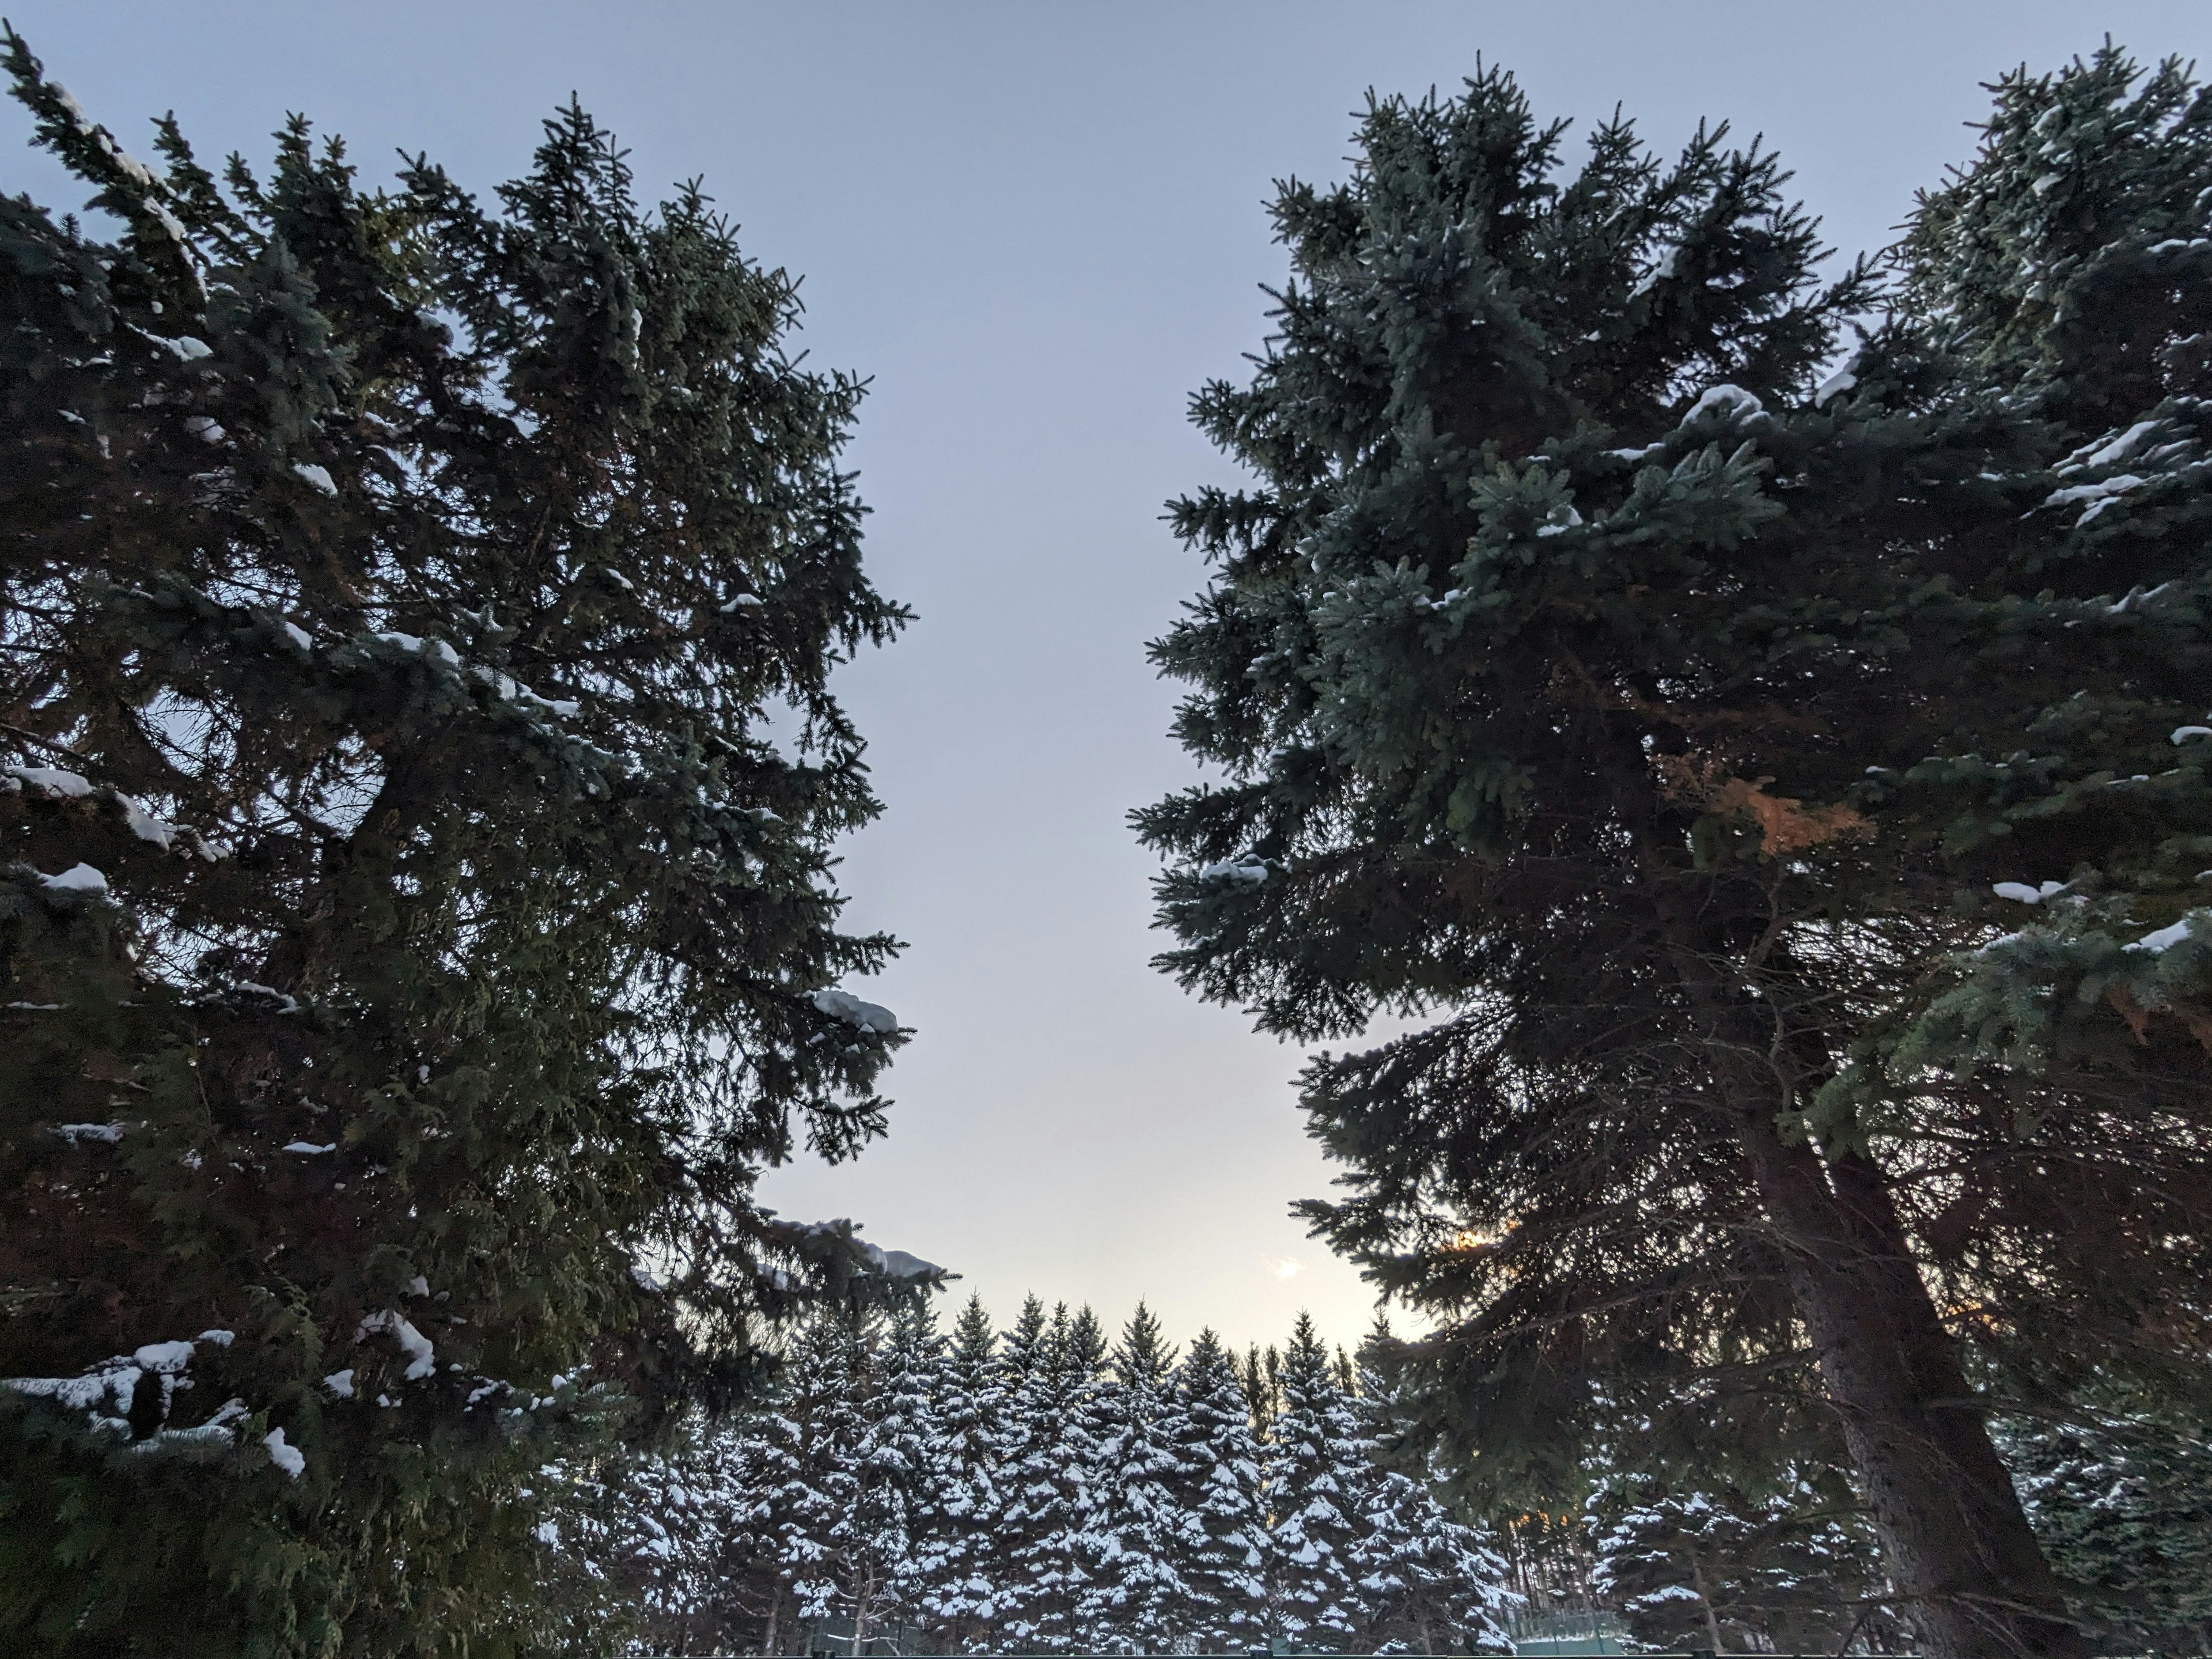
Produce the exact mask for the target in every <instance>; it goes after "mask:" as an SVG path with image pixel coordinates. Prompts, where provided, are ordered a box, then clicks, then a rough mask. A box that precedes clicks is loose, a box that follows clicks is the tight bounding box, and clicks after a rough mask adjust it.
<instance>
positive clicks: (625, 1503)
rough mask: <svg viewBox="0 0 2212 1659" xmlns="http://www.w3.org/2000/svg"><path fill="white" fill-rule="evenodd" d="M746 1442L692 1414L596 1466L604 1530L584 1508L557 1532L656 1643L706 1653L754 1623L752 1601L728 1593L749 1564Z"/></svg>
mask: <svg viewBox="0 0 2212 1659" xmlns="http://www.w3.org/2000/svg"><path fill="white" fill-rule="evenodd" d="M748 1449H749V1448H748V1445H747V1443H746V1442H745V1440H744V1438H742V1437H740V1436H739V1435H738V1433H737V1432H736V1431H735V1430H734V1429H733V1428H732V1426H731V1425H714V1424H710V1423H708V1422H707V1421H705V1420H704V1419H702V1418H697V1417H695V1418H693V1419H690V1420H688V1421H686V1422H685V1423H684V1425H683V1428H682V1430H681V1431H680V1432H679V1433H678V1435H677V1436H676V1437H674V1439H673V1440H672V1441H671V1443H669V1444H668V1445H666V1446H665V1447H664V1448H663V1449H660V1450H658V1451H655V1452H652V1453H649V1454H646V1455H638V1456H634V1457H630V1458H625V1459H620V1460H617V1461H615V1462H613V1463H612V1464H611V1466H610V1467H607V1468H603V1469H602V1470H601V1471H599V1480H598V1481H597V1482H595V1483H594V1484H595V1485H600V1486H604V1487H605V1490H606V1492H607V1493H608V1501H607V1502H606V1503H605V1505H604V1509H605V1513H606V1517H607V1518H606V1522H605V1527H604V1531H603V1532H602V1531H601V1530H600V1529H599V1528H595V1527H593V1526H592V1524H591V1521H592V1519H595V1518H596V1517H594V1516H590V1515H589V1514H588V1512H587V1514H586V1516H580V1517H579V1521H580V1522H581V1524H580V1525H579V1526H577V1527H576V1528H575V1530H576V1532H577V1534H578V1535H577V1536H575V1537H574V1538H570V1537H565V1536H564V1537H563V1538H562V1547H561V1553H562V1559H563V1561H564V1564H573V1566H574V1570H575V1571H576V1572H577V1573H580V1574H581V1575H582V1576H583V1577H586V1578H589V1577H597V1576H599V1573H601V1572H604V1573H605V1574H606V1576H607V1577H610V1578H611V1580H612V1581H613V1583H614V1585H615V1586H616V1588H617V1589H618V1590H619V1591H621V1592H622V1593H623V1597H624V1600H625V1601H627V1602H628V1603H629V1605H630V1606H631V1607H634V1608H635V1616H636V1620H637V1627H638V1634H639V1637H640V1638H641V1639H642V1640H643V1641H644V1642H645V1643H646V1644H647V1646H648V1648H649V1649H651V1650H654V1651H660V1652H670V1653H711V1652H714V1651H718V1650H723V1649H726V1648H728V1647H731V1646H732V1645H735V1644H737V1643H738V1641H740V1640H742V1639H743V1638H744V1637H745V1636H748V1635H750V1632H751V1628H752V1620H751V1618H750V1613H751V1612H752V1610H751V1609H750V1608H748V1607H745V1606H744V1602H743V1601H742V1599H741V1598H740V1597H739V1596H738V1595H733V1594H732V1590H733V1589H734V1587H735V1586H736V1585H737V1584H738V1583H741V1582H743V1579H744V1577H745V1575H746V1573H747V1570H748V1568H749V1567H750V1560H749V1559H748V1558H749V1556H750V1544H751V1541H752V1536H753V1534H752V1532H751V1526H750V1522H751V1517H752V1516H753V1513H754V1511H755V1508H756V1506H757V1502H758V1493H757V1491H756V1490H755V1489H754V1487H753V1486H752V1482H751V1479H750V1477H751V1476H752V1475H753V1474H754V1470H753V1469H752V1468H750V1459H749V1458H748V1457H747V1455H746V1453H747V1451H748ZM556 1528H558V1529H559V1530H560V1531H562V1532H563V1533H566V1532H567V1531H568V1530H569V1528H568V1527H566V1526H562V1524H561V1522H559V1521H556ZM602 1563H604V1564H605V1565H604V1566H602V1565H601V1564H602ZM571 1576H572V1575H571V1574H569V1573H566V1572H564V1573H563V1574H562V1577H564V1578H565V1577H571ZM594 1645H595V1644H594Z"/></svg>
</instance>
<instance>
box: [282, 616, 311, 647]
mask: <svg viewBox="0 0 2212 1659" xmlns="http://www.w3.org/2000/svg"><path fill="white" fill-rule="evenodd" d="M283 629H284V637H285V638H286V639H288V640H289V641H292V643H293V644H295V645H296V646H298V647H300V649H301V650H302V651H312V650H313V649H314V648H315V639H314V635H312V634H310V633H308V632H307V629H304V628H302V627H301V626H300V624H299V623H295V622H289V621H288V622H286V623H284V624H283Z"/></svg>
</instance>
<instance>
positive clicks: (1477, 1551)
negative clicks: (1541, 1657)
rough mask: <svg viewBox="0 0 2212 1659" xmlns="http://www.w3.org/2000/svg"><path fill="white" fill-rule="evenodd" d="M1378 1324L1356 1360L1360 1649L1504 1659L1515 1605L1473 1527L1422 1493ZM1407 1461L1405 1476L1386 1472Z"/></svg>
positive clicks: (1417, 1459)
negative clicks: (1500, 1657) (1363, 1456)
mask: <svg viewBox="0 0 2212 1659" xmlns="http://www.w3.org/2000/svg"><path fill="white" fill-rule="evenodd" d="M1394 1352H1395V1344H1394V1343H1393V1342H1392V1340H1391V1336H1390V1330H1389V1325H1388V1324H1387V1323H1385V1322H1383V1321H1381V1320H1379V1319H1378V1320H1377V1321H1376V1327H1375V1329H1374V1330H1373V1331H1372V1332H1371V1333H1370V1334H1369V1337H1368V1340H1367V1342H1366V1343H1365V1344H1364V1346H1363V1347H1362V1349H1361V1352H1360V1356H1359V1358H1360V1363H1359V1365H1358V1372H1357V1376H1358V1383H1359V1388H1358V1393H1357V1394H1356V1395H1354V1396H1353V1399H1352V1415H1353V1419H1354V1420H1355V1421H1356V1422H1357V1423H1358V1426H1359V1430H1360V1434H1361V1437H1362V1441H1363V1448H1364V1450H1365V1451H1366V1452H1367V1454H1368V1455H1369V1456H1370V1458H1371V1459H1372V1460H1373V1462H1370V1466H1369V1467H1368V1468H1364V1469H1358V1470H1355V1471H1354V1472H1353V1474H1352V1477H1351V1478H1352V1480H1354V1481H1356V1482H1357V1485H1356V1486H1355V1490H1356V1491H1357V1492H1358V1498H1357V1500H1356V1501H1357V1506H1358V1519H1359V1528H1358V1541H1357V1543H1356V1544H1355V1545H1354V1547H1353V1551H1352V1571H1353V1574H1354V1576H1355V1577H1356V1579H1357V1581H1358V1595H1359V1601H1360V1613H1361V1640H1360V1645H1361V1647H1362V1648H1363V1649H1364V1650H1365V1651H1367V1652H1370V1653H1395V1652H1410V1653H1473V1652H1510V1651H1511V1649H1512V1642H1511V1640H1510V1638H1509V1637H1508V1636H1507V1634H1506V1630H1505V1626H1504V1623H1503V1619H1504V1614H1505V1613H1506V1612H1507V1611H1508V1610H1509V1608H1510V1605H1511V1603H1512V1602H1513V1601H1514V1597H1513V1595H1512V1594H1511V1592H1510V1591H1509V1590H1508V1589H1506V1588H1505V1579H1506V1566H1505V1562H1504V1558H1503V1557H1501V1556H1500V1555H1499V1554H1498V1553H1497V1551H1495V1550H1493V1549H1492V1548H1491V1547H1489V1546H1488V1545H1487V1544H1486V1542H1485V1541H1484V1540H1483V1538H1482V1537H1481V1535H1480V1534H1478V1533H1477V1532H1476V1531H1475V1530H1474V1528H1471V1527H1469V1526H1468V1525H1467V1524H1466V1523H1465V1522H1462V1521H1461V1520H1460V1519H1459V1518H1458V1517H1457V1516H1455V1515H1453V1514H1452V1513H1451V1511H1450V1510H1448V1509H1446V1508H1445V1507H1444V1505H1443V1504H1442V1503H1440V1502H1438V1501H1437V1498H1436V1496H1435V1494H1434V1493H1433V1492H1431V1489H1430V1482H1429V1480H1428V1479H1427V1471H1426V1469H1425V1468H1424V1467H1423V1466H1424V1463H1425V1458H1424V1457H1423V1456H1422V1453H1423V1452H1424V1451H1425V1446H1423V1445H1422V1444H1421V1443H1420V1442H1419V1440H1418V1438H1417V1437H1415V1436H1413V1435H1412V1434H1411V1433H1409V1427H1410V1425H1409V1424H1408V1422H1407V1417H1406V1414H1405V1413H1404V1411H1403V1410H1402V1408H1401V1401H1400V1389H1399V1384H1398V1382H1397V1379H1396V1377H1395V1374H1394V1371H1393V1368H1392V1367H1391V1366H1390V1364H1389V1361H1390V1358H1391V1357H1392V1355H1393V1354H1394ZM1408 1456H1410V1458H1411V1459H1412V1472H1410V1473H1409V1472H1407V1471H1405V1470H1401V1469H1399V1468H1394V1467H1390V1463H1391V1462H1392V1460H1394V1459H1395V1458H1401V1457H1408Z"/></svg>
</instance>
